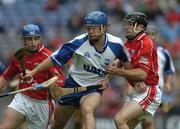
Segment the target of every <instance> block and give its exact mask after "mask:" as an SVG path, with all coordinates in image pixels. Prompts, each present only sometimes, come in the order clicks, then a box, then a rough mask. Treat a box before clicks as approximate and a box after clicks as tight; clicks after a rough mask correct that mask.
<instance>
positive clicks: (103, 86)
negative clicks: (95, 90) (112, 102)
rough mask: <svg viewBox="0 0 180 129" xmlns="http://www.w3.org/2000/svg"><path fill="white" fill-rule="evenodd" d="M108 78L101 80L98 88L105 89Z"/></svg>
mask: <svg viewBox="0 0 180 129" xmlns="http://www.w3.org/2000/svg"><path fill="white" fill-rule="evenodd" d="M108 82H109V80H108V79H105V80H102V81H101V82H100V83H99V84H98V85H101V87H100V88H99V89H100V90H105V89H106V88H107V87H108Z"/></svg>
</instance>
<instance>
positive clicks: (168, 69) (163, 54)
mask: <svg viewBox="0 0 180 129" xmlns="http://www.w3.org/2000/svg"><path fill="white" fill-rule="evenodd" d="M157 53H158V75H159V86H160V87H161V89H163V86H164V74H174V73H175V68H174V64H173V61H172V58H171V55H170V53H169V52H168V50H166V49H164V48H162V47H157Z"/></svg>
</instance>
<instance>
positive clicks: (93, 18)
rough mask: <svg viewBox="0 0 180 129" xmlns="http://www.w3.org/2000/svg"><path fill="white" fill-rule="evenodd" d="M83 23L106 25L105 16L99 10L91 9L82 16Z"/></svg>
mask: <svg viewBox="0 0 180 129" xmlns="http://www.w3.org/2000/svg"><path fill="white" fill-rule="evenodd" d="M84 24H85V25H107V16H106V15H105V13H103V12H101V11H93V12H90V13H89V14H87V15H86V17H85V18H84Z"/></svg>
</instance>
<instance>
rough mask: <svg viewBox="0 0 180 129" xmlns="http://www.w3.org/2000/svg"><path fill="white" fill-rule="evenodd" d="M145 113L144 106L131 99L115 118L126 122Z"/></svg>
mask: <svg viewBox="0 0 180 129" xmlns="http://www.w3.org/2000/svg"><path fill="white" fill-rule="evenodd" d="M143 115H144V110H143V108H142V107H141V106H140V105H139V103H138V102H136V101H131V102H129V103H127V104H125V105H124V106H123V108H122V109H121V110H120V111H119V112H118V113H117V114H116V115H115V119H116V120H118V119H120V120H123V121H126V122H129V121H132V120H135V119H140V118H141V117H142V116H143Z"/></svg>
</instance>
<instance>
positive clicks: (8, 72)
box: [2, 61, 19, 80]
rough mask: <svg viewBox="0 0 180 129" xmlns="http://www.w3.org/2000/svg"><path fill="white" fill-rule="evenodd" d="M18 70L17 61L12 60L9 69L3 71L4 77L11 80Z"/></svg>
mask: <svg viewBox="0 0 180 129" xmlns="http://www.w3.org/2000/svg"><path fill="white" fill-rule="evenodd" d="M18 70H19V69H18V68H17V64H16V62H15V61H12V62H11V64H10V65H9V66H8V67H7V69H6V70H5V71H4V72H3V73H2V77H3V78H4V79H6V80H10V79H11V78H13V77H14V76H16V75H17V74H18Z"/></svg>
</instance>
